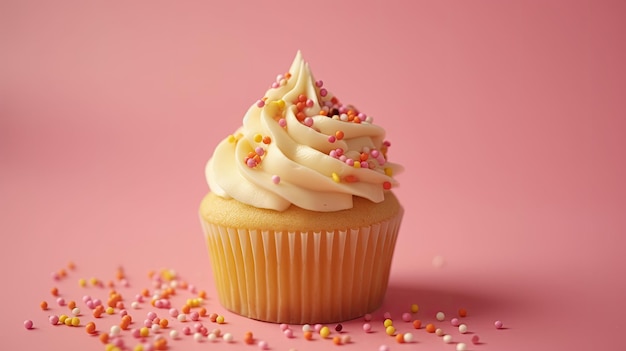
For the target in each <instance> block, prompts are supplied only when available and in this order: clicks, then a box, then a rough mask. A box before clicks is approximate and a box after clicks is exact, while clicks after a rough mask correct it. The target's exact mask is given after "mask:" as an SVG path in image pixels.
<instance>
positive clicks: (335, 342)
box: [333, 336, 341, 345]
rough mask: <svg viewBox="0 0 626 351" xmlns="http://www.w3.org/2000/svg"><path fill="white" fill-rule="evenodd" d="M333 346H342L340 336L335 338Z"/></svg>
mask: <svg viewBox="0 0 626 351" xmlns="http://www.w3.org/2000/svg"><path fill="white" fill-rule="evenodd" d="M333 344H335V345H341V337H340V336H335V337H334V338H333Z"/></svg>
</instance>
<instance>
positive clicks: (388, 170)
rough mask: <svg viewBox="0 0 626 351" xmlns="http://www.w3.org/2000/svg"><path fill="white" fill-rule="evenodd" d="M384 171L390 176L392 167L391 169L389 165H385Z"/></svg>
mask: <svg viewBox="0 0 626 351" xmlns="http://www.w3.org/2000/svg"><path fill="white" fill-rule="evenodd" d="M384 171H385V174H386V175H388V176H390V177H391V176H393V169H391V168H389V167H385V169H384Z"/></svg>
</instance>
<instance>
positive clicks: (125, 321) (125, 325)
mask: <svg viewBox="0 0 626 351" xmlns="http://www.w3.org/2000/svg"><path fill="white" fill-rule="evenodd" d="M129 325H130V320H128V319H124V318H122V320H121V321H120V329H122V330H127V329H128V326H129Z"/></svg>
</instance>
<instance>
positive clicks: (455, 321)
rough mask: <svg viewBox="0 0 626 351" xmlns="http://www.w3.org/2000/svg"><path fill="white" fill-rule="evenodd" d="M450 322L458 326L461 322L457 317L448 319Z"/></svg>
mask: <svg viewBox="0 0 626 351" xmlns="http://www.w3.org/2000/svg"><path fill="white" fill-rule="evenodd" d="M450 324H452V326H453V327H458V326H459V325H460V324H461V322H460V321H459V319H458V318H452V319H451V320H450Z"/></svg>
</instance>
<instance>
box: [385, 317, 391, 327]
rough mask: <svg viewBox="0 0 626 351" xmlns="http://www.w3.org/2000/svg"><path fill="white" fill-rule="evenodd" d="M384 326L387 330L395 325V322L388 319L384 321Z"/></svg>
mask: <svg viewBox="0 0 626 351" xmlns="http://www.w3.org/2000/svg"><path fill="white" fill-rule="evenodd" d="M383 325H384V326H385V328H387V327H388V326H390V325H393V321H392V320H391V319H390V318H387V319H385V320H384V321H383Z"/></svg>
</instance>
